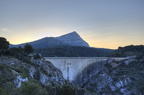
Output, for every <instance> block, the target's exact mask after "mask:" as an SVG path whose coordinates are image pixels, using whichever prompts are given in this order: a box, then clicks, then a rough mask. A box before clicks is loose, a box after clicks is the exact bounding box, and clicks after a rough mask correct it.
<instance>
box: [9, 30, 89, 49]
mask: <svg viewBox="0 0 144 95" xmlns="http://www.w3.org/2000/svg"><path fill="white" fill-rule="evenodd" d="M25 44H26V43H23V44H18V45H10V47H18V46H21V47H23V46H24V45H25ZM28 44H31V45H32V46H33V47H34V48H35V49H38V48H46V47H57V46H85V47H89V45H88V43H87V42H85V41H84V40H83V39H82V38H81V37H80V36H79V34H78V33H76V32H71V33H68V34H65V35H62V36H60V37H45V38H42V39H39V40H36V41H33V42H28Z"/></svg>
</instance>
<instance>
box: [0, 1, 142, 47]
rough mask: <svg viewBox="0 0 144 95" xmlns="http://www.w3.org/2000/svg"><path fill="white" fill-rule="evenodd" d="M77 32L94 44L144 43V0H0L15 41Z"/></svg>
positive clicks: (4, 27) (3, 24)
mask: <svg viewBox="0 0 144 95" xmlns="http://www.w3.org/2000/svg"><path fill="white" fill-rule="evenodd" d="M72 31H76V32H77V33H78V34H79V35H80V36H81V37H82V38H83V39H84V40H85V41H86V42H88V43H89V45H90V46H91V47H98V48H110V49H117V48H118V47H119V46H127V45H132V44H133V45H144V0H0V37H5V38H6V39H7V40H8V41H9V42H10V43H11V44H20V43H25V42H30V41H34V40H37V39H41V38H43V37H57V36H60V35H64V34H67V33H70V32H72Z"/></svg>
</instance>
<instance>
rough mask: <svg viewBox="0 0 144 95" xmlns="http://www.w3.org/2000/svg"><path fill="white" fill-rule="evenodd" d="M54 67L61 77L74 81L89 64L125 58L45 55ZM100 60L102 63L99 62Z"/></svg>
mask: <svg viewBox="0 0 144 95" xmlns="http://www.w3.org/2000/svg"><path fill="white" fill-rule="evenodd" d="M45 59H46V60H47V61H50V62H51V63H52V64H53V65H54V66H55V67H56V68H58V69H60V70H61V71H62V73H63V77H64V78H65V79H66V80H69V81H74V80H75V78H76V77H77V75H78V74H80V73H81V72H82V71H83V70H84V69H85V68H86V67H88V66H89V65H90V64H97V63H98V64H103V62H104V64H105V63H109V62H110V61H111V60H123V59H125V58H109V57H45ZM100 62H102V63H100Z"/></svg>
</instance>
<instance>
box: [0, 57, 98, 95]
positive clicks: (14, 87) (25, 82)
mask: <svg viewBox="0 0 144 95" xmlns="http://www.w3.org/2000/svg"><path fill="white" fill-rule="evenodd" d="M0 95H96V94H94V93H91V92H89V91H87V90H85V89H83V88H80V87H78V86H76V85H73V84H71V83H69V82H68V81H66V80H65V79H64V78H63V76H62V72H61V71H60V70H59V69H57V68H55V67H54V66H53V65H52V63H50V62H48V61H46V60H44V59H43V58H33V57H31V58H29V57H27V58H26V60H25V61H22V60H19V59H17V58H15V57H13V56H0Z"/></svg>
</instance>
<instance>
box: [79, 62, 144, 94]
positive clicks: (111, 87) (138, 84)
mask: <svg viewBox="0 0 144 95" xmlns="http://www.w3.org/2000/svg"><path fill="white" fill-rule="evenodd" d="M114 64H116V65H114ZM97 69H98V70H99V72H97V70H96V68H95V70H94V69H93V66H90V67H88V68H87V70H85V71H84V72H83V73H82V74H81V75H82V76H83V78H84V79H83V80H82V81H79V82H78V83H81V84H80V85H81V86H82V87H84V88H86V89H87V90H89V91H92V92H95V93H98V94H100V95H143V94H144V91H143V89H144V83H143V81H144V77H143V76H144V71H143V69H144V61H143V59H141V60H136V59H128V60H124V61H117V62H116V61H115V62H111V63H110V64H105V67H102V68H101V69H100V68H97ZM79 76H80V75H79Z"/></svg>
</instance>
